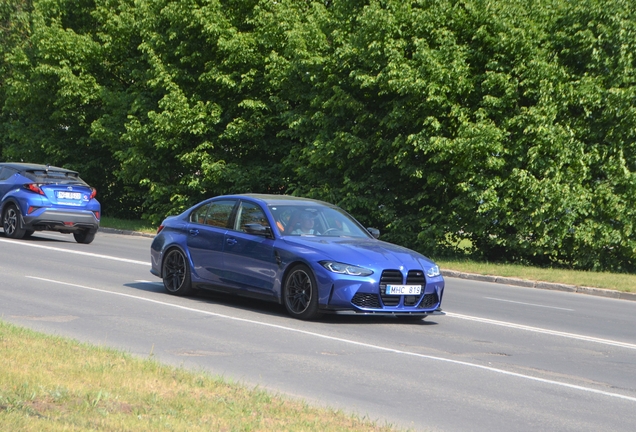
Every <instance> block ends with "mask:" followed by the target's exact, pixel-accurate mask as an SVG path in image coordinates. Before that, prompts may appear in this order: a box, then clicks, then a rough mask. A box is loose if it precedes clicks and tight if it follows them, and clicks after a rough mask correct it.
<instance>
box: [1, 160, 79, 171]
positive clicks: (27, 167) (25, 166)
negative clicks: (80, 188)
mask: <svg viewBox="0 0 636 432" xmlns="http://www.w3.org/2000/svg"><path fill="white" fill-rule="evenodd" d="M3 166H5V167H8V168H13V169H15V170H18V171H34V170H37V171H46V170H51V171H61V172H68V173H74V174H77V171H73V170H69V169H66V168H60V167H56V166H52V165H43V164H34V163H24V162H0V167H3Z"/></svg>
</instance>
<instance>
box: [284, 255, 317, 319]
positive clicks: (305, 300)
mask: <svg viewBox="0 0 636 432" xmlns="http://www.w3.org/2000/svg"><path fill="white" fill-rule="evenodd" d="M283 302H284V303H285V308H286V309H287V312H289V314H290V315H291V316H292V317H294V318H298V319H302V320H312V319H316V318H318V317H319V316H320V313H319V312H318V285H317V284H316V278H315V277H314V274H313V272H312V271H311V270H310V269H309V267H307V266H306V265H304V264H297V265H296V266H294V267H293V268H292V269H291V270H290V272H289V273H288V274H287V277H286V278H285V283H284V284H283Z"/></svg>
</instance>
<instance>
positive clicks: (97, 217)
mask: <svg viewBox="0 0 636 432" xmlns="http://www.w3.org/2000/svg"><path fill="white" fill-rule="evenodd" d="M93 214H94V215H95V219H97V220H99V212H98V211H94V212H93Z"/></svg>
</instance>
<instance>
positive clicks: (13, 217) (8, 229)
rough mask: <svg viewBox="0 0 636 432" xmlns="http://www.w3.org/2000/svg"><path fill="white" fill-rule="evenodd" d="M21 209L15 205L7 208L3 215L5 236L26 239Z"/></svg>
mask: <svg viewBox="0 0 636 432" xmlns="http://www.w3.org/2000/svg"><path fill="white" fill-rule="evenodd" d="M21 218H22V216H21V215H20V209H19V208H18V207H16V206H15V205H13V204H9V205H7V206H6V207H5V209H4V212H3V213H2V228H3V229H4V235H6V236H7V237H9V238H12V239H21V238H22V237H24V234H25V233H26V230H25V229H24V228H22V227H21V226H20V219H21Z"/></svg>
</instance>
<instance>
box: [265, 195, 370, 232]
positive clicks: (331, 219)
mask: <svg viewBox="0 0 636 432" xmlns="http://www.w3.org/2000/svg"><path fill="white" fill-rule="evenodd" d="M269 209H270V211H271V212H272V215H273V216H274V220H275V221H276V226H277V228H278V231H279V232H280V234H281V235H284V236H301V235H305V236H318V235H319V236H327V237H360V238H369V237H371V236H370V234H369V233H368V232H367V230H365V229H364V228H363V227H362V226H361V225H360V224H359V223H358V222H357V221H356V220H355V219H353V218H352V217H351V216H349V215H348V214H347V213H346V212H345V211H344V210H342V209H339V208H337V207H327V206H321V205H316V204H313V203H308V204H306V205H298V204H295V205H275V206H274V205H272V206H270V207H269Z"/></svg>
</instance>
